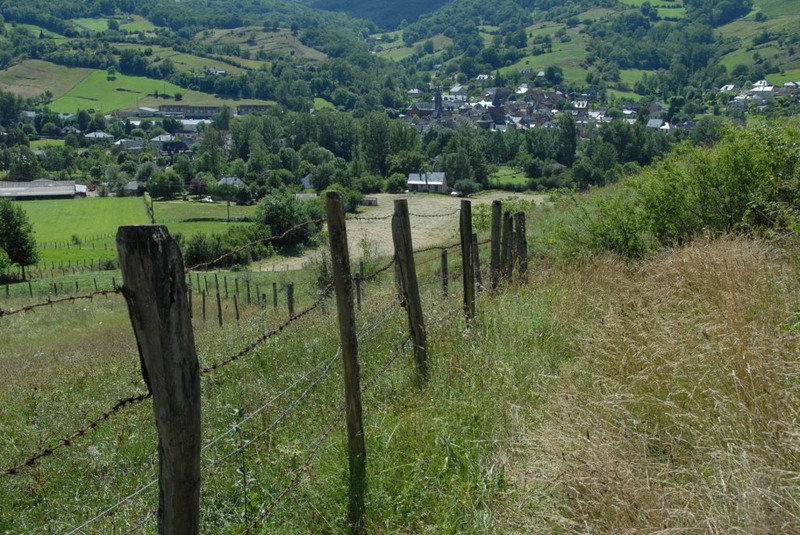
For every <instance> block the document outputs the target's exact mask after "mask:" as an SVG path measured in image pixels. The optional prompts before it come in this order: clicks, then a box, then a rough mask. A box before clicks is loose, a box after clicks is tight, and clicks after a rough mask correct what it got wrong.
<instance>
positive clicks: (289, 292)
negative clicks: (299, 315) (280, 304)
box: [286, 282, 294, 318]
mask: <svg viewBox="0 0 800 535" xmlns="http://www.w3.org/2000/svg"><path fill="white" fill-rule="evenodd" d="M286 301H287V303H288V305H289V317H290V318H293V317H294V283H293V282H290V283H289V285H288V286H287V287H286Z"/></svg>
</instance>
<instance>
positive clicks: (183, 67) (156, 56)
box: [114, 43, 245, 74]
mask: <svg viewBox="0 0 800 535" xmlns="http://www.w3.org/2000/svg"><path fill="white" fill-rule="evenodd" d="M114 46H115V47H117V48H119V49H124V48H133V49H135V50H141V51H144V50H146V49H149V50H151V51H152V56H150V58H149V61H150V62H151V63H156V64H157V63H158V62H159V61H163V60H165V59H169V60H170V61H172V63H173V64H174V65H175V69H176V70H177V71H178V72H191V71H195V72H204V71H205V70H206V69H207V68H211V67H217V68H220V69H225V70H227V71H228V72H229V73H231V74H239V73H242V72H244V70H245V69H243V68H241V67H236V66H234V65H229V64H228V63H224V62H221V61H219V60H214V59H213V58H203V57H200V56H195V55H192V54H185V53H183V52H178V51H176V50H174V49H172V48H168V47H163V46H150V45H140V44H130V43H117V44H115V45H114ZM231 59H233V60H235V61H239V58H231Z"/></svg>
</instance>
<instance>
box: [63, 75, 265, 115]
mask: <svg viewBox="0 0 800 535" xmlns="http://www.w3.org/2000/svg"><path fill="white" fill-rule="evenodd" d="M156 92H158V93H159V94H162V95H163V94H168V95H171V96H174V95H175V93H181V95H182V99H181V101H180V103H181V104H185V105H190V106H206V105H207V106H213V105H222V104H223V103H228V104H234V101H232V100H230V99H222V98H219V97H216V96H214V95H209V94H207V93H202V92H200V91H192V90H185V89H183V88H181V87H179V86H177V85H174V84H170V83H169V82H165V81H162V80H153V79H152V78H145V77H141V76H126V75H123V74H117V75H116V78H115V79H114V80H109V79H108V75H107V73H106V72H105V71H96V70H95V71H92V72H91V74H89V75H88V76H86V77H85V78H84V79H83V80H82V81H80V83H78V84H77V85H75V86H74V87H73V88H72V89H71V90H70V91H69V92H67V93H66V94H64V95H63V96H61V97H60V98H58V99H56V100H55V101H53V102H52V103H51V104H50V109H51V110H53V111H56V112H73V113H74V112H75V111H77V110H79V109H88V108H94V109H95V110H97V111H100V112H103V113H109V112H112V111H114V110H117V109H120V108H128V109H130V108H137V107H140V106H148V107H153V108H158V106H159V104H166V103H175V102H176V101H175V100H174V99H172V98H171V99H163V98H155V93H156ZM235 103H236V104H265V103H267V102H266V101H259V100H253V99H241V100H237V101H236V102H235Z"/></svg>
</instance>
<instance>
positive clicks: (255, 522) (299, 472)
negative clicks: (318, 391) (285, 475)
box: [239, 410, 345, 535]
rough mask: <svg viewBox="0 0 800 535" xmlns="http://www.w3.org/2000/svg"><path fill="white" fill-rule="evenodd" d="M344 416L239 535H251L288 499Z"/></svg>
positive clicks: (342, 415)
mask: <svg viewBox="0 0 800 535" xmlns="http://www.w3.org/2000/svg"><path fill="white" fill-rule="evenodd" d="M344 416H345V412H344V410H342V411H341V412H340V413H339V416H337V417H336V419H335V420H334V421H333V423H332V424H331V425H330V426H329V427H328V428H327V429H326V430H325V432H324V433H323V434H322V436H321V437H320V438H319V439H317V442H316V444H315V445H314V448H313V449H312V450H311V452H310V453H309V454H308V456H306V458H305V460H304V461H303V464H301V465H300V466H299V467H298V468H297V469H296V470H295V471H294V472H293V474H292V477H291V479H290V480H289V483H288V484H287V485H286V486H285V487H284V488H283V490H282V491H281V492H280V493H279V494H278V495H277V496H275V498H273V499H272V501H271V502H270V503H269V504H268V505H267V506H265V507H264V508H263V509H261V511H259V513H258V515H257V516H256V518H255V520H253V521H252V522H251V523H250V524H249V525H248V526H247V527H246V528H245V529H244V531H241V532H240V533H239V535H245V534H246V533H250V531H252V530H253V528H255V527H256V526H257V525H258V524H259V523H260V522H261V521H262V520H264V519H265V518H266V517H267V515H269V513H270V511H272V509H273V508H274V507H275V506H276V505H277V504H278V503H279V502H280V501H281V500H283V498H285V497H286V495H287V494H288V493H289V491H290V490H291V489H292V487H294V486H295V485H296V484H297V482H298V481H299V480H300V476H301V475H303V473H304V472H305V471H306V470H308V468H309V467H310V466H311V461H312V460H314V456H315V455H316V454H317V452H318V451H319V449H320V447H322V443H323V442H325V440H326V439H327V438H328V437H329V436H330V434H331V433H332V432H333V430H334V429H336V428H337V427H338V426H339V424H340V423H342V420H344Z"/></svg>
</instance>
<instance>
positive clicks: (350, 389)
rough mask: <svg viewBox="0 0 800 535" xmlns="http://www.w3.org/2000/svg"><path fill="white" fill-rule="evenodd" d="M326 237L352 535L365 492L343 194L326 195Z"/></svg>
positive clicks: (359, 528) (360, 522) (359, 523)
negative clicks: (333, 296) (338, 340)
mask: <svg viewBox="0 0 800 535" xmlns="http://www.w3.org/2000/svg"><path fill="white" fill-rule="evenodd" d="M327 215H328V235H329V237H330V240H329V241H330V247H331V264H332V267H333V286H334V289H335V291H336V308H337V311H338V315H339V336H340V337H341V343H342V357H343V359H344V372H345V374H344V376H345V377H344V381H345V411H346V413H347V444H348V454H349V460H350V500H349V504H348V508H347V522H348V524H349V527H350V531H351V533H355V534H361V533H364V513H365V506H364V495H365V493H366V489H367V466H366V457H367V454H366V447H365V445H364V427H363V423H362V418H361V386H360V385H359V368H358V336H357V334H356V318H355V311H354V310H353V279H352V277H351V276H350V256H349V253H348V249H347V228H346V227H345V219H344V204H343V202H342V194H341V193H339V192H338V191H329V192H328V194H327Z"/></svg>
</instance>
